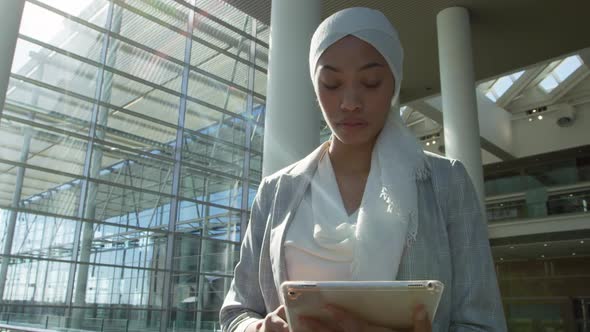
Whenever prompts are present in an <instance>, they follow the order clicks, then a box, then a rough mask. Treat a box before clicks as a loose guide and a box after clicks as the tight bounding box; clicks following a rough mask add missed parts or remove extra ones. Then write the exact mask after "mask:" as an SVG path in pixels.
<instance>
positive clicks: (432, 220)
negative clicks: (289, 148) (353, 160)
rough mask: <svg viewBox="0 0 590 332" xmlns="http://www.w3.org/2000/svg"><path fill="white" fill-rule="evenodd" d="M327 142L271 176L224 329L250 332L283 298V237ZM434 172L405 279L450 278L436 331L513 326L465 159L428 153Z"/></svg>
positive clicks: (424, 185) (254, 216) (424, 187)
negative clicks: (248, 328) (509, 323)
mask: <svg viewBox="0 0 590 332" xmlns="http://www.w3.org/2000/svg"><path fill="white" fill-rule="evenodd" d="M324 147H325V145H322V146H320V147H319V148H318V149H316V150H315V151H314V152H312V153H311V154H310V155H309V156H307V157H306V158H304V159H302V160H300V161H299V162H297V163H295V164H293V165H291V166H289V167H286V168H284V169H283V170H281V171H279V172H277V173H275V174H273V175H271V176H268V177H266V178H264V179H263V181H262V183H261V184H260V187H259V188H258V193H257V195H256V198H255V199H254V204H253V206H252V212H251V216H250V223H249V225H248V228H247V229H246V234H245V237H244V239H243V242H242V247H241V253H240V261H239V263H238V264H237V266H236V269H235V274H234V279H233V281H232V284H231V287H230V290H229V292H228V294H227V296H226V298H225V301H224V303H223V306H222V308H221V311H220V322H221V326H222V330H223V331H242V330H243V329H244V328H245V327H246V325H248V323H250V322H253V321H254V320H256V319H260V318H264V317H265V316H266V314H267V313H268V312H271V311H274V310H275V309H276V308H277V307H278V306H279V305H280V304H281V301H280V300H279V292H278V290H279V289H280V285H281V283H282V282H283V281H286V280H288V278H287V272H286V271H287V269H286V264H285V256H284V249H283V242H284V238H285V234H286V230H287V228H288V227H289V223H290V222H291V220H292V219H293V216H294V213H295V211H296V209H297V207H298V205H299V203H300V202H301V200H302V198H303V195H304V193H305V191H306V190H307V188H308V185H309V183H310V181H311V179H312V177H313V174H314V173H315V170H316V168H317V165H318V161H319V157H320V155H321V151H322V149H323V148H324ZM427 155H428V159H429V162H430V165H431V174H432V175H431V177H430V179H428V180H424V181H418V182H417V184H418V211H419V212H418V213H419V216H418V220H419V224H418V236H417V238H416V241H415V242H414V243H413V244H412V245H411V246H409V247H406V248H405V250H404V253H403V256H402V258H401V262H400V267H399V270H398V275H397V280H419V279H437V280H440V281H442V282H443V283H444V284H445V290H444V292H443V295H442V298H441V302H440V304H439V307H438V311H437V313H436V317H435V319H434V322H433V326H432V330H433V331H506V322H505V318H504V313H503V308H502V302H501V300H500V293H499V290H498V283H497V280H496V273H495V271H494V265H493V262H492V256H491V251H490V246H489V242H488V233H487V227H486V225H485V222H484V220H483V218H482V214H481V207H480V203H479V201H478V199H477V196H476V193H475V190H474V187H473V185H472V183H471V180H470V178H469V176H468V174H467V172H466V170H465V167H464V166H463V164H462V163H461V162H459V161H457V160H449V159H446V158H443V157H439V156H437V155H435V154H430V153H428V154H427Z"/></svg>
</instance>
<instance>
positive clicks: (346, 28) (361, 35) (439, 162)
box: [220, 8, 506, 331]
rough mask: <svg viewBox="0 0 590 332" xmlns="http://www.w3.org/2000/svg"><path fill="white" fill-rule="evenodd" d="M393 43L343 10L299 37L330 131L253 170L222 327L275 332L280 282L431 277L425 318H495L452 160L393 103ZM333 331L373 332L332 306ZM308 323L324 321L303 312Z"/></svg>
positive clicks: (484, 264)
mask: <svg viewBox="0 0 590 332" xmlns="http://www.w3.org/2000/svg"><path fill="white" fill-rule="evenodd" d="M402 59H403V50H402V47H401V44H400V41H399V38H398V35H397V32H396V30H395V29H394V28H393V27H392V26H391V24H390V23H389V21H388V20H387V18H385V16H384V15H383V14H381V13H380V12H378V11H375V10H372V9H368V8H349V9H345V10H343V11H340V12H338V13H336V14H334V15H332V16H330V17H329V18H327V19H326V20H325V21H324V22H322V24H321V25H320V26H319V27H318V29H317V30H316V32H315V33H314V36H313V38H312V42H311V48H310V57H309V63H310V73H311V77H312V80H313V84H314V88H315V92H316V95H317V97H318V100H319V103H320V106H321V109H322V113H323V116H324V118H325V120H326V122H327V123H328V125H329V127H330V129H331V130H332V133H333V135H332V139H331V140H330V141H329V142H327V143H325V144H323V145H321V146H320V147H319V148H318V149H316V150H315V151H314V152H313V153H311V154H310V155H309V156H307V157H306V158H304V159H302V160H300V161H299V162H297V163H295V164H293V165H291V166H289V167H287V168H285V169H283V170H281V171H279V172H277V173H275V174H273V175H271V176H268V177H266V178H265V179H264V180H263V181H262V183H261V185H260V187H259V189H258V194H257V196H256V199H255V201H254V204H253V206H252V214H251V219H250V224H249V225H248V229H247V230H246V235H245V238H244V241H243V244H242V248H241V256H240V262H239V263H238V265H237V266H236V270H235V277H234V280H233V282H232V286H231V289H230V291H229V293H228V294H227V297H226V299H225V302H224V304H223V307H222V309H221V313H220V320H221V324H222V328H223V330H224V331H288V326H287V323H286V320H285V315H284V307H283V306H282V303H281V302H280V296H279V293H278V289H279V286H280V284H281V283H282V282H283V281H286V280H417V279H438V280H441V281H442V282H443V283H444V284H445V291H444V293H443V296H442V298H441V302H440V304H439V307H438V310H437V313H436V317H435V319H434V321H433V325H432V327H431V326H429V321H428V319H426V313H425V312H424V310H423V309H422V308H417V309H416V312H415V315H414V319H415V324H414V331H429V330H433V331H449V330H453V331H503V330H505V329H506V327H505V322H504V316H503V312H502V306H501V301H500V296H499V291H498V287H497V281H496V277H495V272H494V269H493V263H492V259H491V254H490V248H489V243H488V236H487V231H486V225H485V224H484V222H483V219H482V215H481V208H480V205H479V201H478V199H477V196H476V193H475V191H474V188H473V185H472V184H471V181H470V180H469V176H468V175H467V172H466V171H465V168H464V167H463V165H462V164H461V163H460V162H458V161H456V160H449V159H445V158H442V157H438V156H436V155H433V154H429V153H425V152H424V151H422V149H421V146H420V144H419V143H418V141H417V140H416V138H415V137H414V136H413V135H412V133H411V132H410V131H409V130H408V129H407V128H406V127H405V126H404V125H403V123H402V120H401V118H400V115H399V112H398V111H397V109H396V108H395V107H394V109H395V110H393V111H390V109H391V105H392V104H393V105H397V101H398V98H399V91H400V85H401V81H402V76H403V75H402ZM331 310H332V312H333V314H334V318H335V320H336V321H339V322H342V324H341V325H342V330H343V331H387V329H384V328H382V327H378V326H370V325H369V324H367V323H366V322H364V321H362V320H360V319H357V318H355V317H351V315H349V314H347V313H345V312H341V311H340V310H339V309H337V308H332V309H331ZM303 322H304V323H306V324H307V325H308V326H309V327H310V328H311V329H312V330H314V331H322V330H328V329H327V327H325V326H322V325H321V324H319V323H318V322H317V321H314V320H312V319H305V318H303Z"/></svg>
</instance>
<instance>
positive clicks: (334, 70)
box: [320, 62, 384, 73]
mask: <svg viewBox="0 0 590 332" xmlns="http://www.w3.org/2000/svg"><path fill="white" fill-rule="evenodd" d="M375 67H384V65H383V64H381V63H379V62H369V63H367V64H366V65H363V66H361V67H359V69H358V70H357V71H363V70H367V69H371V68H375ZM323 69H326V70H330V71H333V72H336V73H339V72H340V69H338V68H336V67H333V66H330V65H323V66H322V67H321V68H320V70H323Z"/></svg>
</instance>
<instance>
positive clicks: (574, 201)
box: [484, 148, 590, 222]
mask: <svg viewBox="0 0 590 332" xmlns="http://www.w3.org/2000/svg"><path fill="white" fill-rule="evenodd" d="M484 172H485V180H484V187H485V188H484V190H485V193H486V200H485V201H486V214H487V218H488V221H492V222H493V221H499V220H512V219H529V218H543V217H547V216H555V215H562V214H574V213H587V212H588V210H589V209H590V206H589V205H590V156H589V152H588V149H586V148H576V149H572V150H571V151H570V150H564V151H560V152H557V153H551V154H546V155H539V156H532V157H526V158H522V159H518V160H512V161H508V162H503V163H498V164H493V165H487V166H485V167H484Z"/></svg>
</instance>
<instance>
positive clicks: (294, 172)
mask: <svg viewBox="0 0 590 332" xmlns="http://www.w3.org/2000/svg"><path fill="white" fill-rule="evenodd" d="M327 147H328V143H327V142H326V143H324V144H322V145H320V146H319V147H318V148H317V149H315V150H314V151H313V152H312V153H311V154H309V155H308V156H307V157H305V158H304V159H302V160H300V161H299V162H297V163H296V164H295V166H294V167H293V168H292V169H291V170H289V171H288V172H286V173H285V174H283V175H281V176H280V178H279V179H278V182H277V186H276V189H275V196H274V199H275V204H274V208H273V210H272V213H271V220H270V222H271V225H272V228H271V234H270V239H269V240H270V248H269V249H270V253H269V254H270V258H271V264H272V271H273V275H274V282H275V286H276V287H277V290H279V291H280V285H281V283H283V282H284V281H286V280H287V279H288V275H287V266H286V263H285V252H284V248H283V244H284V242H285V235H286V233H287V230H288V229H289V226H290V224H291V221H292V220H293V216H294V215H295V212H296V211H297V208H298V206H299V204H300V203H301V200H302V199H303V196H304V194H305V192H306V190H307V187H308V186H309V184H310V182H311V180H312V178H313V175H314V173H315V171H316V169H317V165H318V162H319V159H320V157H321V156H322V154H323V152H324V151H325V149H326V148H327ZM281 301H282V299H281Z"/></svg>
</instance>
